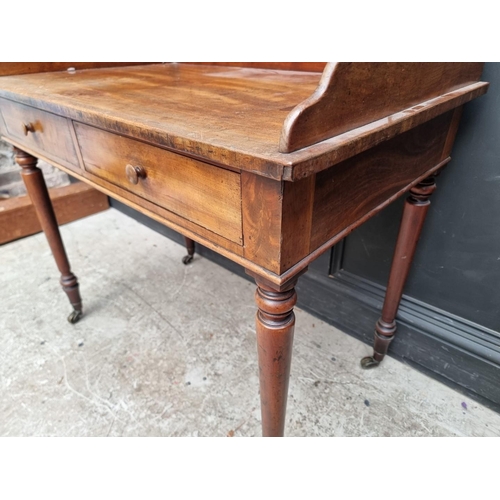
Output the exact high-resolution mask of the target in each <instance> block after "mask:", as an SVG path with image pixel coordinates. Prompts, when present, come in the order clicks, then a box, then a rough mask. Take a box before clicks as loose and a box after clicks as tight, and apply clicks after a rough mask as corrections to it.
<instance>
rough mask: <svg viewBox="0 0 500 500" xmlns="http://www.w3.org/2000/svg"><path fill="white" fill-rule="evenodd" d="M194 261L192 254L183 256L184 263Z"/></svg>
mask: <svg viewBox="0 0 500 500" xmlns="http://www.w3.org/2000/svg"><path fill="white" fill-rule="evenodd" d="M192 261H193V256H192V255H185V256H184V257H182V263H183V264H184V265H185V266H187V265H188V264H189V263H190V262H192Z"/></svg>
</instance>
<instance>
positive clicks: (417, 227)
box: [361, 176, 436, 368]
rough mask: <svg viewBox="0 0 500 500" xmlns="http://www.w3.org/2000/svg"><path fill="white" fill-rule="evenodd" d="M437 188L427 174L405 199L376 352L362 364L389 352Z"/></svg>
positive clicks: (368, 364)
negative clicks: (432, 198) (400, 306)
mask: <svg viewBox="0 0 500 500" xmlns="http://www.w3.org/2000/svg"><path fill="white" fill-rule="evenodd" d="M435 189H436V183H435V180H434V176H430V177H427V178H426V179H424V180H423V181H421V182H420V183H419V184H417V185H416V186H414V187H413V188H411V189H410V195H409V196H408V198H407V199H406V202H405V206H404V210H403V218H402V220H401V226H400V228H399V235H398V240H397V243H396V249H395V251H394V257H393V260H392V266H391V272H390V275H389V283H388V285H387V291H386V294H385V300H384V306H383V308H382V315H381V317H380V318H379V320H378V321H377V323H376V325H375V342H374V346H373V356H367V357H365V358H363V359H362V360H361V366H362V367H363V368H373V367H375V366H378V365H379V364H380V362H381V361H382V360H383V359H384V356H385V355H386V354H387V350H388V349H389V345H390V343H391V341H392V339H393V338H394V335H395V333H396V328H397V327H396V313H397V312H398V307H399V303H400V301H401V296H402V295H403V288H404V286H405V282H406V278H407V277H408V273H409V272H410V267H411V264H412V261H413V256H414V255H415V250H416V248H417V242H418V239H419V238H420V233H421V232H422V227H423V225H424V220H425V216H426V215H427V211H428V210H429V206H430V201H429V198H430V196H431V194H432V193H433V192H434V191H435Z"/></svg>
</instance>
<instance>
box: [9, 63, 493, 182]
mask: <svg viewBox="0 0 500 500" xmlns="http://www.w3.org/2000/svg"><path fill="white" fill-rule="evenodd" d="M340 64H341V67H339V68H338V69H337V70H336V73H334V71H333V69H334V65H331V66H329V67H327V68H326V69H325V72H324V74H323V75H322V74H321V73H319V72H317V73H313V72H303V71H282V70H275V69H260V68H237V67H224V66H215V65H203V64H202V65H193V64H189V63H167V64H147V65H137V66H128V67H115V68H98V69H84V70H76V71H74V72H69V71H56V72H48V73H37V74H25V75H17V76H4V77H1V78H0V97H5V98H7V99H12V100H14V101H17V102H21V103H24V104H27V105H31V106H34V107H36V108H39V109H43V110H46V111H50V112H52V113H55V114H58V115H62V116H65V117H68V118H71V119H73V120H76V121H81V122H84V123H87V124H90V125H95V126H97V127H101V128H104V129H106V130H110V131H115V132H117V133H119V134H121V135H125V136H129V137H133V138H136V139H141V140H144V141H146V142H149V143H151V144H155V145H159V146H162V147H165V148H167V149H171V150H173V151H176V152H181V153H183V154H187V155H191V156H194V157H196V158H198V159H201V160H203V161H207V162H210V163H213V164H215V165H221V166H225V167H232V168H236V169H240V170H246V171H250V172H255V173H258V174H260V175H264V176H266V177H271V178H274V179H283V180H292V181H293V180H298V179H300V178H303V177H307V176H309V175H312V174H314V173H316V172H319V171H321V170H324V169H326V168H329V167H331V166H332V165H334V164H337V163H339V162H341V161H343V160H345V159H346V158H349V157H351V156H353V155H355V154H358V153H360V152H362V151H365V150H367V149H369V148H371V147H373V146H374V145H376V144H377V143H379V142H381V141H384V140H387V139H389V138H391V137H393V136H395V135H397V134H400V133H402V132H404V131H405V130H408V129H410V128H412V127H414V126H417V125H418V124H420V123H422V122H424V121H427V120H429V119H430V118H432V117H433V116H437V115H438V114H441V113H443V112H445V111H447V110H448V109H452V108H454V107H456V106H458V105H460V104H461V103H462V101H463V102H466V101H468V100H470V99H472V98H474V97H477V95H480V94H481V93H484V91H485V89H483V88H481V87H482V86H484V85H485V84H483V83H482V82H479V83H475V82H474V78H469V76H468V75H466V76H463V75H460V76H461V79H462V80H461V81H462V82H463V83H462V84H461V85H462V86H463V88H461V89H460V88H459V89H458V90H457V89H456V86H455V87H453V88H452V87H446V85H444V86H443V88H442V90H441V91H439V93H438V94H437V95H436V96H435V97H433V98H431V99H428V96H424V97H425V99H421V100H418V96H417V101H415V100H413V101H411V100H410V101H408V102H404V101H402V102H401V106H399V107H398V105H396V107H395V108H394V109H396V110H397V112H394V109H391V110H389V111H387V113H385V114H384V108H388V106H389V104H388V103H390V102H391V99H390V98H389V100H388V101H387V99H388V97H386V98H385V101H387V102H385V101H384V103H382V104H380V105H379V108H381V114H380V116H375V115H374V116H373V117H370V116H368V115H367V113H366V110H365V109H364V107H365V103H366V102H368V103H369V102H370V100H371V101H373V99H372V98H373V95H370V94H367V93H366V92H367V91H366V85H365V86H364V88H361V87H362V86H360V85H357V86H355V85H350V82H351V83H352V82H356V81H357V80H356V79H355V78H359V75H358V74H354V75H350V74H349V71H351V68H350V67H349V66H348V65H347V64H346V63H340ZM446 64H448V63H445V64H443V65H435V66H434V67H435V68H437V69H438V70H439V71H440V72H438V73H436V72H435V73H436V74H435V75H434V76H435V79H436V80H437V81H438V82H439V81H441V80H442V79H443V75H444V76H447V74H446V71H447V67H446ZM358 67H360V68H361V70H362V71H365V73H366V71H367V70H366V69H363V65H359V66H355V67H353V68H355V70H356V71H358V69H357V68H358ZM434 67H433V68H434ZM442 67H444V68H445V70H446V71H444V70H443V69H442ZM367 68H369V69H370V71H372V69H373V68H372V66H369V67H368V66H367ZM409 68H410V69H411V65H409ZM379 71H380V72H381V73H380V75H379V79H380V76H381V77H382V79H384V78H385V79H386V75H387V74H389V73H387V71H393V69H392V68H388V70H387V69H386V68H384V67H380V70H379ZM443 71H444V72H443ZM467 71H469V73H471V72H474V71H475V72H477V70H476V69H475V68H474V67H473V68H472V69H467ZM358 72H359V71H358ZM345 75H347V76H345ZM349 78H350V80H349ZM339 79H340V81H339ZM475 79H477V78H476V77H475ZM407 80H408V79H407ZM410 80H411V79H410ZM369 81H370V79H369ZM470 82H472V84H470ZM351 87H352V88H351ZM393 87H394V86H393ZM396 87H398V85H396ZM449 88H452V90H453V91H452V92H449ZM325 90H326V92H327V93H328V92H330V95H327V96H326V97H327V99H325V101H327V104H326V107H325V108H324V110H323V112H322V114H320V116H319V121H322V122H323V121H325V120H326V121H328V120H329V119H330V118H329V117H332V116H334V115H335V114H336V115H337V117H338V118H337V121H339V120H340V124H341V126H342V125H343V124H346V125H349V120H350V119H351V115H352V120H353V123H352V125H353V127H352V129H349V127H347V129H346V130H341V132H342V133H337V132H338V131H339V127H338V123H337V124H332V125H331V124H328V123H326V125H324V124H323V123H318V118H315V117H314V116H312V118H311V119H310V120H311V126H309V115H308V116H306V113H304V112H303V109H300V107H301V106H304V107H308V106H310V107H311V108H314V104H315V100H316V101H317V99H318V97H320V94H321V92H324V91H325ZM379 90H380V89H379ZM438 90H439V89H438ZM339 92H340V93H341V94H340V95H337V94H338V93H339ZM346 92H347V93H348V94H349V95H347V94H345V95H344V94H342V93H346ZM380 92H382V93H383V92H384V89H383V88H382V90H381V91H380ZM413 92H414V90H413V88H410V89H409V90H408V93H409V94H411V93H413ZM332 94H333V95H332ZM351 94H352V95H351ZM353 95H354V100H353ZM385 95H389V96H390V94H387V92H386V94H385ZM358 96H359V97H358ZM421 101H424V102H421ZM457 101H460V102H457ZM393 102H395V100H394V99H393ZM311 103H312V106H311ZM343 103H346V104H344V108H346V106H348V109H343V108H342V105H343ZM415 104H419V105H418V106H415ZM329 105H330V106H334V107H333V108H332V109H330V108H329V107H328V106H329ZM358 108H359V109H358ZM403 108H405V109H403ZM292 110H294V111H293V112H292ZM307 111H310V110H307ZM291 112H292V113H291ZM346 113H347V114H346ZM356 113H357V116H355V115H356ZM294 114H295V117H294V118H298V119H299V120H300V119H301V120H302V122H301V123H300V124H299V125H300V128H298V129H297V130H299V136H300V135H307V134H308V133H309V130H312V131H313V134H314V130H315V129H316V128H318V134H317V136H316V138H315V137H314V136H313V137H312V140H311V138H310V137H309V138H305V139H304V140H305V141H306V146H305V147H304V146H303V144H297V143H296V144H295V148H293V147H292V148H291V152H282V151H285V149H284V147H283V136H284V131H286V129H287V126H288V125H290V124H289V123H288V125H286V122H287V117H289V118H288V121H289V122H290V116H291V115H294ZM289 115H290V116H289ZM301 115H302V116H301ZM365 115H366V116H365ZM315 120H316V121H315ZM356 120H357V121H356ZM360 120H361V121H360ZM363 120H364V121H363ZM365 122H369V123H365ZM284 124H285V126H284ZM329 127H330V128H329ZM289 128H291V127H289ZM344 128H345V127H344ZM320 129H321V130H320ZM304 131H305V133H304ZM329 132H331V133H329ZM325 137H326V139H325ZM300 141H302V142H303V140H302V139H301V138H300V137H299V142H300ZM307 141H309V142H307ZM280 142H281V144H280ZM285 148H286V146H285Z"/></svg>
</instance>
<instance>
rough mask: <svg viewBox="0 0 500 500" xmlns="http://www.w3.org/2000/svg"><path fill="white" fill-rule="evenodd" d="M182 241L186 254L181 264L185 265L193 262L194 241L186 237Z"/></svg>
mask: <svg viewBox="0 0 500 500" xmlns="http://www.w3.org/2000/svg"><path fill="white" fill-rule="evenodd" d="M184 239H185V240H186V250H187V253H188V254H187V255H185V256H184V257H182V263H183V264H185V265H187V264H189V263H190V262H191V261H192V260H193V255H194V241H193V240H192V239H190V238H188V237H187V236H184Z"/></svg>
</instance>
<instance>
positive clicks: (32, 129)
mask: <svg viewBox="0 0 500 500" xmlns="http://www.w3.org/2000/svg"><path fill="white" fill-rule="evenodd" d="M23 132H24V135H28V132H31V133H35V126H34V125H33V124H32V123H23Z"/></svg>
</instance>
